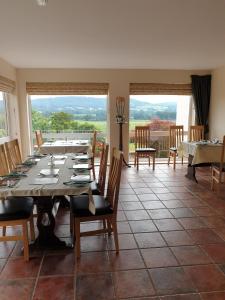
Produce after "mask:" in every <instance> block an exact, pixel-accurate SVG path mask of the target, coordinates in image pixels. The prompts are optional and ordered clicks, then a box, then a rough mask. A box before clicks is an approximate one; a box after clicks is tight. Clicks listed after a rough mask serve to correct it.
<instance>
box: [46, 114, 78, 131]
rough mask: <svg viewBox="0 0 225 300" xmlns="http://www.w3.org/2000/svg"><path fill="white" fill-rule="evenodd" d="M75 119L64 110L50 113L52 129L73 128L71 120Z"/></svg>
mask: <svg viewBox="0 0 225 300" xmlns="http://www.w3.org/2000/svg"><path fill="white" fill-rule="evenodd" d="M72 121H73V115H72V114H68V113H65V112H63V111H61V112H56V113H52V114H51V115H50V123H51V129H52V130H56V131H59V130H65V129H71V122H72Z"/></svg>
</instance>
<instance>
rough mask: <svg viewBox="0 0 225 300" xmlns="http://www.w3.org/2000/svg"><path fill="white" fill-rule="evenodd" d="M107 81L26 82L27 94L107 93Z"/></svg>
mask: <svg viewBox="0 0 225 300" xmlns="http://www.w3.org/2000/svg"><path fill="white" fill-rule="evenodd" d="M108 89H109V84H108V83H83V82H82V83H75V82H27V83H26V90H27V93H28V94H29V95H107V94H108Z"/></svg>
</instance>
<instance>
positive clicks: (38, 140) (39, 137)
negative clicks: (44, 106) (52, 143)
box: [35, 129, 44, 149]
mask: <svg viewBox="0 0 225 300" xmlns="http://www.w3.org/2000/svg"><path fill="white" fill-rule="evenodd" d="M35 136H36V143H37V147H38V149H40V147H41V145H42V144H43V143H44V141H43V137H42V132H41V130H39V129H38V130H35Z"/></svg>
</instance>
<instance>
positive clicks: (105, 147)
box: [98, 143, 109, 195]
mask: <svg viewBox="0 0 225 300" xmlns="http://www.w3.org/2000/svg"><path fill="white" fill-rule="evenodd" d="M108 153H109V144H105V143H103V144H102V152H101V159H100V167H99V174H98V189H99V192H100V195H104V190H105V179H106V170H107V162H108Z"/></svg>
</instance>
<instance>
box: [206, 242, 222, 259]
mask: <svg viewBox="0 0 225 300" xmlns="http://www.w3.org/2000/svg"><path fill="white" fill-rule="evenodd" d="M201 248H202V249H204V250H205V252H206V253H207V254H208V255H209V256H210V257H211V258H212V259H213V261H214V262H215V263H225V243H223V244H208V245H201Z"/></svg>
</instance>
